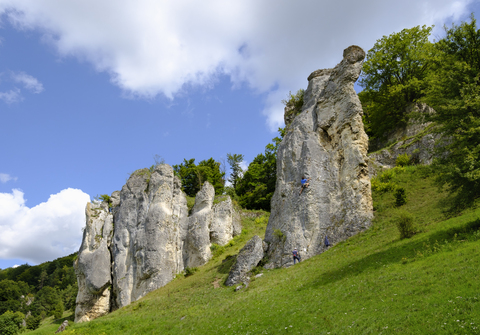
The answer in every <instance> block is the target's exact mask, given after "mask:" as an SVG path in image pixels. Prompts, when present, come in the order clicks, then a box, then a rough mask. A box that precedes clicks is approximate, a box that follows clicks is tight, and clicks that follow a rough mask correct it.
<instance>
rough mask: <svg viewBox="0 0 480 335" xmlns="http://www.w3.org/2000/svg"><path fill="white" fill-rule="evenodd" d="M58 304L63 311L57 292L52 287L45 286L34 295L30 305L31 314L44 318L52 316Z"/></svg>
mask: <svg viewBox="0 0 480 335" xmlns="http://www.w3.org/2000/svg"><path fill="white" fill-rule="evenodd" d="M60 304H62V309H63V303H62V300H61V297H60V296H59V294H58V291H57V290H56V289H54V288H53V287H50V286H45V287H43V288H42V289H41V290H40V291H38V292H37V294H36V295H35V300H34V302H33V303H32V305H31V306H32V308H31V310H32V314H33V315H45V316H50V315H54V313H55V310H56V309H57V308H58V305H60ZM62 313H63V310H62Z"/></svg>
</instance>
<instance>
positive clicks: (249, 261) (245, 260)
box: [225, 235, 263, 286]
mask: <svg viewBox="0 0 480 335" xmlns="http://www.w3.org/2000/svg"><path fill="white" fill-rule="evenodd" d="M262 243H263V241H262V239H261V238H260V237H258V236H257V235H255V236H254V237H252V239H251V240H250V241H248V242H247V244H245V246H244V247H243V248H242V250H240V252H239V253H238V256H237V259H236V261H235V264H234V265H233V266H232V269H231V270H230V273H229V274H228V278H227V280H226V281H225V285H227V286H233V285H235V284H238V283H240V282H244V281H246V282H247V284H248V282H249V278H248V277H247V273H248V272H249V271H250V270H252V269H253V268H254V267H256V266H257V264H258V263H259V262H260V261H261V260H262V258H263V245H262Z"/></svg>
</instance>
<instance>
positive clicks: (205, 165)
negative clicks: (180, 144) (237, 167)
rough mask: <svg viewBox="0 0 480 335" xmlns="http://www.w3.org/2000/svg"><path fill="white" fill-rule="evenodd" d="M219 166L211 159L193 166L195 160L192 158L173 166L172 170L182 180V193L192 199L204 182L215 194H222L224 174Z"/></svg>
mask: <svg viewBox="0 0 480 335" xmlns="http://www.w3.org/2000/svg"><path fill="white" fill-rule="evenodd" d="M220 165H221V164H220V163H219V162H217V161H215V160H214V159H213V158H209V159H207V160H203V161H201V162H200V163H198V165H195V158H192V159H190V160H186V159H184V160H183V163H182V164H178V165H174V166H173V170H174V171H175V173H176V174H177V176H178V177H179V178H180V179H181V180H182V187H183V191H184V192H185V193H186V194H187V195H188V196H190V197H194V196H195V195H196V194H197V192H198V191H200V189H201V187H202V185H203V183H204V182H206V181H208V182H209V183H210V184H212V185H213V187H214V188H215V194H222V193H223V187H224V182H223V180H224V176H225V174H224V173H222V172H221V171H220Z"/></svg>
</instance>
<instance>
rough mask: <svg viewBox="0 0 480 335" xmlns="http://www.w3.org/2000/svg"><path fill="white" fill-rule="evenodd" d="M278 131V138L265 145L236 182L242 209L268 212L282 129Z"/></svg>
mask: <svg viewBox="0 0 480 335" xmlns="http://www.w3.org/2000/svg"><path fill="white" fill-rule="evenodd" d="M278 131H279V134H280V137H275V138H274V139H273V143H269V144H267V146H266V147H265V153H264V154H259V155H257V157H255V159H254V160H253V161H252V162H251V163H250V164H249V165H248V169H247V170H246V171H245V173H244V174H243V177H242V178H241V179H240V180H239V181H238V184H237V188H236V194H237V195H238V196H239V203H240V205H241V206H242V207H245V208H247V209H263V210H267V211H269V210H270V202H271V199H272V196H273V193H274V192H275V184H276V181H277V149H278V146H279V144H280V142H281V141H282V138H283V134H284V129H282V128H279V129H278Z"/></svg>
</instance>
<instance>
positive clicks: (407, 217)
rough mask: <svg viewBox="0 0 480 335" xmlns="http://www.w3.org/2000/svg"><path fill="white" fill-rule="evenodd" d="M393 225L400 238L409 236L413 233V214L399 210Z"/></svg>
mask: <svg viewBox="0 0 480 335" xmlns="http://www.w3.org/2000/svg"><path fill="white" fill-rule="evenodd" d="M395 225H396V226H397V228H398V231H399V232H400V239H402V240H403V239H404V238H410V237H412V236H413V235H414V234H415V227H414V224H413V215H412V214H410V213H408V212H407V211H399V212H398V215H397V217H396V219H395Z"/></svg>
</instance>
